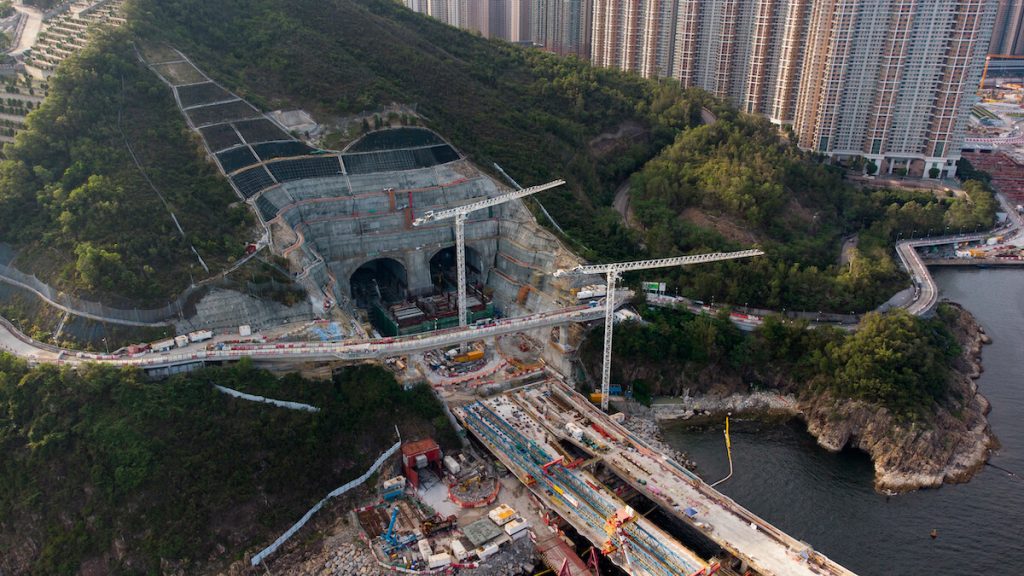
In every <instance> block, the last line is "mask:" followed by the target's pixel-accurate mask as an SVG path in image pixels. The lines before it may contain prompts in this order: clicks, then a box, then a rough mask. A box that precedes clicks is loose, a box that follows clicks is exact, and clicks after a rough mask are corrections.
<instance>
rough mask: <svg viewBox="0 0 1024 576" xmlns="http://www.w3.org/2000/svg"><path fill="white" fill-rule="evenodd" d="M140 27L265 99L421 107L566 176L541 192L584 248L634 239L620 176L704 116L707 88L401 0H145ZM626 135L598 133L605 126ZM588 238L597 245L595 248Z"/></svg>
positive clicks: (474, 149) (464, 137) (616, 248)
mask: <svg viewBox="0 0 1024 576" xmlns="http://www.w3.org/2000/svg"><path fill="white" fill-rule="evenodd" d="M134 7H135V9H134V10H133V11H131V14H132V15H133V16H132V17H133V21H134V25H135V27H136V29H137V31H138V32H137V33H138V34H139V36H141V37H142V38H145V39H146V40H147V41H149V42H157V41H160V40H163V41H166V42H168V43H169V44H172V45H174V46H176V47H178V48H180V49H182V50H183V51H184V52H185V53H187V54H188V55H189V56H190V58H192V59H193V60H194V61H196V63H197V64H198V65H199V66H201V67H203V68H204V69H206V70H207V72H208V73H210V74H211V75H212V76H213V77H215V78H216V79H217V80H218V81H220V82H223V83H225V84H226V85H228V86H230V87H231V88H232V89H234V90H236V91H238V93H240V94H241V95H242V96H243V97H245V98H248V99H249V100H251V101H252V102H254V103H256V104H258V105H261V106H263V107H264V108H265V109H275V108H279V107H284V108H305V109H307V110H310V111H311V112H313V113H314V114H315V116H316V117H317V118H318V119H320V120H321V121H328V122H329V121H331V120H332V119H333V118H334V117H339V116H345V115H349V114H357V113H360V112H364V111H370V112H372V111H374V110H378V109H380V108H381V107H383V106H387V105H390V104H392V103H396V102H397V103H403V104H407V105H410V106H414V107H415V109H416V111H417V112H418V113H419V114H420V115H421V116H422V118H423V121H424V122H426V123H427V124H428V125H429V126H431V127H433V128H435V129H437V130H438V131H439V132H440V133H441V134H442V135H444V136H445V137H446V138H448V139H449V140H450V141H451V142H452V143H454V144H455V146H456V147H458V148H459V149H460V150H462V151H463V152H465V153H467V155H468V156H469V157H470V158H471V159H472V160H473V161H474V162H475V163H477V164H478V165H479V166H481V167H483V168H484V169H487V170H491V169H492V167H491V164H492V163H493V162H497V163H499V164H500V165H501V166H502V167H503V168H504V169H505V170H506V171H507V172H508V173H509V174H510V175H511V176H512V177H514V178H515V179H516V180H518V181H519V182H520V183H521V184H522V185H524V186H528V185H534V184H540V183H542V182H545V181H548V180H551V179H554V178H557V177H564V178H566V179H567V180H568V181H569V187H568V189H567V190H562V191H551V192H546V193H544V194H542V195H540V197H539V200H540V201H541V202H543V203H544V205H545V207H546V208H547V209H548V210H549V212H551V213H552V214H553V215H554V217H555V219H556V220H557V221H558V222H559V224H560V225H561V226H562V227H563V228H564V229H566V231H567V232H568V233H569V236H570V237H571V238H573V239H575V240H577V241H578V243H577V245H576V246H575V247H576V248H577V249H580V250H583V251H585V252H587V255H588V256H592V257H597V256H599V255H606V256H609V257H610V256H613V255H619V256H623V255H628V253H629V252H630V249H631V248H632V247H633V246H634V242H633V241H632V240H631V239H630V238H629V237H628V236H627V235H625V232H624V230H622V229H621V228H620V227H619V219H618V217H617V216H616V215H615V213H614V212H613V211H612V210H611V209H610V208H608V206H610V204H611V200H612V195H613V193H614V190H615V188H616V187H617V186H618V185H619V184H620V183H621V182H623V181H624V180H625V179H626V178H627V177H628V176H629V175H630V174H631V173H632V172H633V171H635V169H637V168H638V167H639V166H641V165H642V164H643V162H645V161H646V160H648V159H649V158H651V157H653V156H654V155H655V154H656V153H657V151H658V150H660V149H661V148H662V147H664V146H665V145H666V144H668V143H670V142H671V141H672V138H673V137H674V134H675V131H676V130H678V129H681V128H684V127H687V126H692V125H695V124H696V123H697V122H698V121H699V118H700V104H701V102H702V101H703V100H704V99H705V98H706V97H705V96H703V95H700V94H698V93H696V92H692V93H687V94H684V93H682V92H680V91H679V90H678V89H676V88H674V87H671V86H667V85H666V86H663V87H662V86H659V85H658V84H657V83H654V82H649V81H646V80H643V79H641V78H638V77H636V76H634V75H630V74H624V73H621V72H616V71H613V70H606V69H599V68H594V67H591V66H589V65H588V64H586V63H585V62H583V61H580V60H578V59H574V58H560V57H557V56H554V55H552V54H547V53H544V52H541V51H538V50H529V49H523V48H518V47H514V46H512V45H510V44H508V43H505V42H500V41H488V40H486V39H483V38H480V37H479V36H476V35H473V34H471V33H469V32H464V31H460V30H457V29H455V28H451V27H449V26H447V25H445V24H442V23H440V22H438V21H436V20H433V19H431V18H428V17H426V16H423V15H420V14H416V13H414V12H412V11H410V10H407V9H406V8H404V7H402V6H401V3H399V2H394V1H392V0H359V1H355V0H330V1H321V0H223V1H221V2H216V3H211V2H204V1H202V0H136V1H135V2H134ZM620 128H623V130H622V133H623V134H624V135H625V136H622V137H618V138H614V137H613V138H607V139H601V140H599V141H595V138H596V137H598V136H599V135H601V134H604V133H607V134H608V135H614V134H617V133H618V132H619V129H620ZM588 249H589V250H588Z"/></svg>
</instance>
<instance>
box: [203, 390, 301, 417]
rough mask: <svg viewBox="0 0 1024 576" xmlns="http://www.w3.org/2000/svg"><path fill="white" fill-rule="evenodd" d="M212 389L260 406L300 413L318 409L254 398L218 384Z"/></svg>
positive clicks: (259, 397)
mask: <svg viewBox="0 0 1024 576" xmlns="http://www.w3.org/2000/svg"><path fill="white" fill-rule="evenodd" d="M213 387H214V388H216V389H217V390H219V391H221V392H223V393H224V394H227V395H228V396H234V397H235V398H241V399H242V400H248V401H250V402H260V403H262V404H272V405H274V406H278V407H281V408H287V409H289V410H300V411H302V412H319V411H320V409H319V408H317V407H316V406H310V405H309V404H303V403H301V402H289V401H287V400H274V399H273V398H266V397H263V396H256V395H254V394H246V393H245V392H239V391H238V390H233V389H231V388H226V387H224V386H221V385H219V384H214V385H213Z"/></svg>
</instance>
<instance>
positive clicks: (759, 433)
mask: <svg viewBox="0 0 1024 576" xmlns="http://www.w3.org/2000/svg"><path fill="white" fill-rule="evenodd" d="M933 272H934V273H935V277H936V280H937V282H938V283H939V285H940V287H941V289H942V295H943V296H944V297H946V298H950V299H952V300H954V301H956V302H959V303H961V304H963V305H964V306H965V307H966V308H967V309H968V310H970V311H971V312H972V313H973V314H974V315H975V317H977V318H978V320H979V321H980V322H981V324H982V325H983V326H984V327H985V329H986V331H987V332H988V334H989V335H990V336H992V338H993V340H994V342H993V343H992V345H990V346H986V347H985V348H984V352H983V354H984V356H983V364H984V367H985V373H984V374H983V375H982V377H981V379H980V380H979V381H978V382H979V386H980V388H981V391H982V393H983V394H984V395H985V396H986V397H987V398H988V399H989V401H990V402H991V403H992V412H991V414H989V421H990V422H991V424H992V429H993V430H994V431H995V434H996V436H997V437H998V438H999V440H1000V442H1001V443H1002V449H1001V450H1000V451H999V453H998V454H996V455H994V456H993V458H992V459H991V463H992V464H996V465H998V466H1000V467H1002V468H1005V469H1007V470H1011V471H1013V472H1015V473H1016V474H1017V475H1018V476H1019V477H1018V478H1013V477H1010V476H1009V475H1007V474H1006V473H1005V472H1002V471H1000V470H998V469H996V468H993V467H990V466H986V467H985V468H984V469H982V471H981V472H979V473H978V474H977V475H976V476H975V477H974V479H973V480H971V481H970V482H969V483H967V484H961V485H946V486H943V487H942V488H940V489H937V490H923V491H918V492H914V493H911V494H905V495H901V496H893V497H886V496H884V495H879V494H876V493H875V492H874V491H873V490H872V487H871V481H872V476H873V470H872V466H871V461H870V460H869V459H868V457H867V456H866V455H864V454H863V453H859V452H856V451H845V452H843V453H840V454H830V453H828V452H826V451H824V450H822V449H820V448H818V447H817V445H816V444H815V442H814V439H813V438H811V436H810V435H808V434H807V432H806V430H805V429H804V428H803V427H802V426H801V425H800V424H798V423H791V424H783V425H768V424H758V423H755V422H733V425H732V426H731V427H730V436H731V437H732V444H733V463H734V466H735V470H736V473H735V476H733V478H732V479H730V480H729V481H727V482H725V483H724V484H721V485H719V489H721V490H722V492H724V493H725V494H728V495H729V496H731V497H732V498H733V499H735V500H736V501H737V502H739V503H740V504H742V505H744V506H746V507H747V508H749V509H750V510H751V511H753V512H754V513H755V514H758V515H760V516H762V517H763V518H765V519H767V520H768V521H770V522H772V523H774V524H775V525H777V526H779V527H780V528H782V529H783V530H785V531H787V532H789V533H790V534H792V535H793V536H795V537H797V538H800V539H803V540H806V541H807V542H809V543H810V544H811V545H812V546H814V547H815V549H817V550H819V551H821V552H823V553H825V554H826V555H828V556H829V557H831V558H832V559H834V560H836V561H838V562H839V563H841V564H843V565H844V566H846V567H847V568H849V569H851V570H853V571H854V572H856V573H858V574H859V575H861V576H867V575H895V574H898V575H901V576H908V575H922V576H924V575H933V574H934V575H945V574H949V575H981V574H985V575H988V574H992V575H1007V576H1011V575H1012V576H1016V575H1022V576H1024V270H993V269H985V270H975V269H966V268H965V269H949V268H946V269H941V270H933ZM664 432H665V439H666V440H667V441H668V442H669V443H670V444H672V445H673V446H674V447H676V448H677V449H681V450H684V451H686V452H688V453H689V454H690V457H691V458H692V459H693V460H695V461H696V462H697V464H698V465H699V467H700V473H701V475H702V476H703V477H704V478H705V480H708V481H711V482H713V481H715V480H717V479H719V478H722V477H724V476H725V474H726V473H727V471H728V463H727V461H726V457H725V446H724V441H723V438H722V431H721V429H720V428H719V429H711V430H704V431H687V430H685V429H684V428H682V427H679V426H672V427H669V428H668V429H666V430H665V431H664ZM933 529H934V530H937V531H938V538H936V539H934V540H933V539H932V538H931V537H930V536H929V533H930V532H931V531H932V530H933Z"/></svg>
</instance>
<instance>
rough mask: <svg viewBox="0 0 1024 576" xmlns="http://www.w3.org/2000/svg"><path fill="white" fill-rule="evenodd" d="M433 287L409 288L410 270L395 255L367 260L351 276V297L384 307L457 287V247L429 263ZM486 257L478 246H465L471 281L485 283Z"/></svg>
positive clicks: (362, 305)
mask: <svg viewBox="0 0 1024 576" xmlns="http://www.w3.org/2000/svg"><path fill="white" fill-rule="evenodd" d="M428 267H429V277H430V283H431V287H430V288H428V289H426V290H424V289H423V288H422V287H420V288H419V289H417V288H416V287H412V288H410V283H409V271H408V270H407V269H406V266H405V265H404V264H403V263H401V262H399V261H398V260H395V259H393V258H377V259H375V260H370V261H369V262H366V263H365V264H363V265H362V266H360V267H359V268H358V269H356V271H355V272H353V273H352V276H351V278H350V279H349V286H350V287H351V295H352V301H353V302H355V304H356V306H358V307H360V308H367V309H368V308H372V307H373V306H374V305H375V304H376V305H380V306H382V307H384V308H386V307H388V306H390V305H392V304H395V303H397V302H403V301H406V300H408V299H410V298H412V297H414V296H426V295H429V294H426V293H424V292H430V293H431V294H443V293H445V292H453V291H455V290H456V288H457V277H458V276H457V270H456V254H455V247H454V246H450V247H448V248H442V249H441V250H438V251H437V253H435V254H434V256H433V257H431V259H430V261H429V263H428ZM483 269H484V267H483V261H482V258H481V255H480V252H478V251H477V250H476V249H474V248H472V247H470V246H466V279H467V282H468V283H469V284H471V285H473V284H482V283H483V281H484V278H483V277H482V270H483Z"/></svg>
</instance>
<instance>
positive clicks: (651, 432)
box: [622, 406, 697, 470]
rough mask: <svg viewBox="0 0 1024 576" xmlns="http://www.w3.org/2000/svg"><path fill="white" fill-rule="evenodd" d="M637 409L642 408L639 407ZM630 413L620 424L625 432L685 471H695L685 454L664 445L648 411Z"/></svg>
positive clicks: (663, 440)
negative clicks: (680, 465) (631, 434)
mask: <svg viewBox="0 0 1024 576" xmlns="http://www.w3.org/2000/svg"><path fill="white" fill-rule="evenodd" d="M639 408H644V407H643V406H639ZM630 412H631V414H629V415H628V416H626V419H625V420H624V421H623V422H622V425H623V426H624V427H625V428H626V429H627V430H629V431H630V432H632V433H633V434H636V435H637V436H639V437H640V439H642V440H643V441H644V442H647V443H648V444H649V445H650V446H651V448H654V449H655V450H657V451H658V452H661V453H662V454H665V455H666V456H668V457H669V458H671V459H673V460H675V461H676V462H678V463H680V464H682V465H683V466H684V467H686V469H688V470H696V469H697V464H696V463H694V462H692V461H690V459H689V458H687V456H686V453H685V452H679V451H678V450H676V449H674V448H672V447H671V446H669V445H668V444H666V443H665V439H664V438H663V437H662V435H661V428H659V427H658V423H657V421H655V420H654V414H653V413H652V412H651V411H650V410H649V409H648V410H646V411H644V410H631V411H630Z"/></svg>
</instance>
